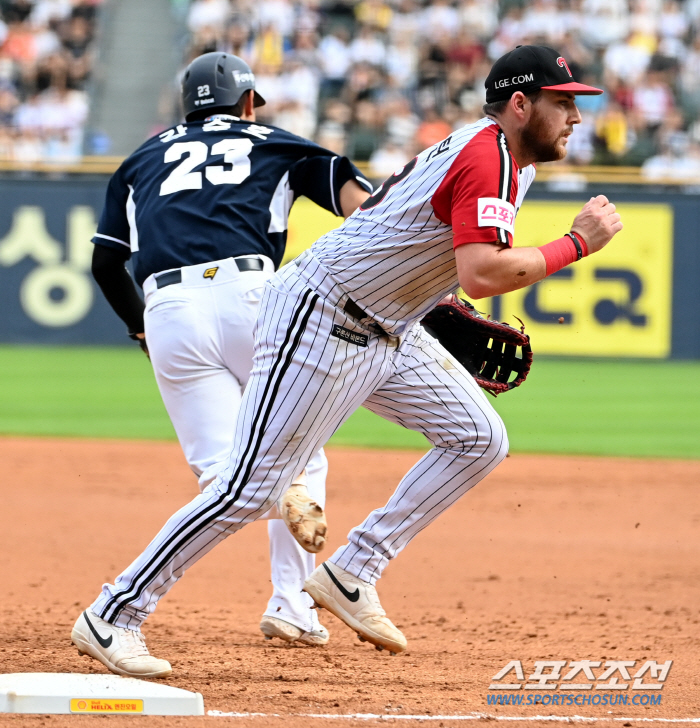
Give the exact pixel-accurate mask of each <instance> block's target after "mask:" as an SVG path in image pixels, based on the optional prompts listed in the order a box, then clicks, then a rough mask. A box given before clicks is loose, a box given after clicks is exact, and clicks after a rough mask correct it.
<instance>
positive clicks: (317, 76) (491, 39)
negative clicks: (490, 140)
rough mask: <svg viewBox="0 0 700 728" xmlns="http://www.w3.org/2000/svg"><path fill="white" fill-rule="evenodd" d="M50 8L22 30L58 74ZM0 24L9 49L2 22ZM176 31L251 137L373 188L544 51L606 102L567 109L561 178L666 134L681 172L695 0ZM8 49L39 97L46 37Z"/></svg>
mask: <svg viewBox="0 0 700 728" xmlns="http://www.w3.org/2000/svg"><path fill="white" fill-rule="evenodd" d="M66 3H67V0H37V2H35V3H34V5H33V9H32V16H34V15H37V16H39V15H40V14H43V16H42V17H44V18H49V17H51V18H53V20H50V21H46V20H45V21H42V22H43V23H44V27H45V29H47V30H49V31H52V32H55V33H56V38H57V39H58V43H59V44H60V46H61V50H60V55H61V56H62V58H64V59H65V58H68V57H69V56H70V57H72V58H73V61H71V63H72V62H74V60H75V57H76V50H77V49H79V47H80V37H81V32H80V31H81V28H80V26H79V24H75V25H74V27H72V29H71V25H70V24H65V21H66V18H67V16H66V15H64V14H65V13H66V12H67V11H66V8H67V4H66ZM19 4H20V5H21V2H20V3H19ZM40 8H41V10H40ZM17 12H19V13H20V14H21V8H20V10H18V11H17ZM71 12H73V11H71ZM4 20H5V23H6V25H7V35H8V39H9V38H10V37H11V36H14V34H15V33H16V30H15V28H14V25H15V24H16V22H17V21H16V20H14V16H13V19H10V20H8V18H7V17H5V18H4ZM47 23H48V25H47ZM56 23H59V24H61V23H64V25H63V26H62V27H61V28H60V30H58V29H57V27H56ZM188 25H189V28H190V31H191V45H190V48H189V50H188V54H187V57H186V58H184V59H183V61H189V60H190V59H191V58H193V57H194V56H196V55H197V54H199V53H203V52H206V51H209V50H214V49H219V50H226V51H228V52H232V53H236V54H237V55H241V56H242V57H243V58H245V59H246V60H247V61H248V62H250V63H251V65H252V66H253V69H254V70H255V72H256V76H257V79H258V86H259V89H260V92H261V93H262V94H263V96H265V98H266V99H267V100H268V105H267V106H265V107H262V108H261V109H259V114H260V119H261V123H270V124H279V125H281V126H285V127H287V128H290V129H292V130H295V131H297V133H300V134H304V135H315V138H316V139H317V140H318V141H319V142H320V143H322V144H323V145H324V146H327V147H330V148H333V149H335V150H336V151H338V153H341V152H343V153H346V154H349V155H350V156H352V157H354V158H355V159H356V160H358V161H366V162H369V163H370V165H371V167H372V170H373V174H376V175H377V177H384V176H386V175H387V174H389V173H390V172H389V171H388V170H391V171H393V170H394V169H395V168H396V167H397V166H401V164H403V163H405V161H406V160H407V158H410V157H411V156H413V155H414V154H416V153H417V152H419V151H421V150H422V149H424V148H425V147H427V146H429V145H431V144H433V143H435V142H436V141H440V140H441V139H443V138H444V137H446V136H448V135H449V134H450V133H451V131H452V130H453V129H455V128H457V127H459V126H460V125H462V124H465V123H469V122H471V121H474V120H476V119H478V118H480V116H481V114H482V112H481V107H482V105H483V103H484V88H483V83H484V78H485V77H486V74H487V73H488V71H489V68H490V65H491V63H492V62H493V61H494V60H495V59H496V58H498V57H499V56H501V55H502V54H504V53H506V52H507V51H509V50H512V49H513V48H514V47H515V46H517V45H519V44H525V43H544V44H547V45H551V46H553V47H555V48H557V49H558V50H559V51H560V52H561V53H562V55H563V56H564V57H565V58H566V59H567V61H568V64H569V68H570V69H571V72H572V74H573V76H574V78H576V79H577V80H580V81H582V82H585V83H589V84H591V85H594V86H600V87H602V88H604V89H605V91H606V93H605V94H604V95H603V96H596V97H580V98H579V100H578V101H579V107H580V109H581V113H582V119H583V121H582V123H581V124H580V125H578V126H577V127H576V130H575V132H574V134H573V135H572V137H571V138H570V140H569V145H568V148H569V155H568V158H567V160H566V161H567V163H568V164H590V163H603V164H637V165H641V164H643V163H644V161H645V160H646V159H649V158H659V157H663V159H665V160H668V159H670V157H672V156H673V154H674V153H675V152H674V151H673V150H674V149H677V148H678V143H677V141H673V140H675V139H676V136H674V135H677V134H685V135H686V137H687V138H688V139H689V140H690V141H688V145H689V146H688V149H689V150H690V151H689V155H690V157H692V158H693V159H695V157H694V154H695V145H696V144H698V143H700V123H699V122H697V117H698V114H700V0H358V1H357V2H352V1H351V0H192V2H191V3H190V6H189V13H188ZM69 30H70V33H69ZM2 32H3V31H2V28H1V27H0V38H1V37H2ZM69 36H70V39H69ZM7 43H8V40H6V41H5V44H6V45H7ZM8 47H9V49H10V50H11V51H12V53H13V54H14V56H18V57H20V58H23V57H25V56H27V55H29V56H30V57H33V58H34V60H33V61H31V62H30V63H33V64H34V66H35V67H40V68H41V69H43V70H42V71H41V73H38V72H36V71H35V76H36V78H39V79H44V80H41V83H42V84H43V83H46V81H45V79H46V78H48V77H49V76H51V77H56V76H57V74H58V70H57V67H55V66H56V64H55V61H54V60H53V56H54V54H55V52H56V51H55V49H54V46H53V45H52V40H51V37H50V36H48V35H47V36H46V37H45V38H44V39H43V40H42V41H41V43H37V39H36V38H31V39H28V38H26V37H23V36H22V33H21V32H20V33H19V35H18V36H17V37H16V38H14V39H13V41H12V42H11V43H10V44H9V46H8ZM38 48H42V49H44V50H38ZM88 48H89V46H88ZM88 53H89V51H88ZM42 54H43V59H42V60H36V58H37V56H40V55H42ZM23 63H24V62H23V61H13V64H14V65H13V68H15V73H14V74H13V75H12V76H11V77H7V75H6V74H4V72H3V67H2V64H1V63H0V89H2V92H1V93H0V118H3V117H2V115H3V114H5V115H7V114H10V115H12V114H15V115H17V114H18V113H19V112H18V110H17V109H16V106H15V105H16V104H22V103H23V102H24V97H23V96H22V94H19V95H18V93H17V92H16V90H14V89H15V83H16V81H15V79H16V78H17V77H18V75H21V73H22V72H21V69H22V67H23V65H22V64H23ZM69 73H70V71H69ZM52 83H55V82H52ZM70 85H71V87H75V88H80V81H79V79H77V78H76V79H74V80H72V81H71V82H70ZM6 109H7V111H6ZM13 109H15V110H14V111H13ZM27 113H28V115H29V116H31V114H29V112H27ZM42 133H43V132H42ZM0 141H1V140H0ZM674 144H675V146H674ZM30 146H31V145H28V147H30ZM30 151H31V149H30ZM27 153H29V151H28V152H27ZM669 155H670V156H669ZM656 164H657V163H656V162H655V165H656ZM660 164H661V162H658V165H660ZM652 166H653V165H652ZM677 166H678V165H677ZM691 166H692V165H690V164H688V165H687V167H688V168H690V167H691Z"/></svg>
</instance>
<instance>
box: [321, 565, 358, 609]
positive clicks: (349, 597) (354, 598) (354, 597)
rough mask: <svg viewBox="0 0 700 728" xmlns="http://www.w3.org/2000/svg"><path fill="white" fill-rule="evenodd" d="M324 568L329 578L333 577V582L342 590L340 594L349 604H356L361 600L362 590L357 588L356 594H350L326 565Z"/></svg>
mask: <svg viewBox="0 0 700 728" xmlns="http://www.w3.org/2000/svg"><path fill="white" fill-rule="evenodd" d="M322 566H323V568H324V569H325V570H326V572H327V573H328V576H330V577H331V581H332V582H333V583H334V584H335V585H336V586H337V587H338V589H340V593H341V594H342V595H343V596H344V597H345V598H346V599H347V600H348V601H349V602H356V601H357V600H358V599H359V598H360V590H359V588H356V589H355V591H354V592H349V591H348V590H347V589H346V588H345V587H344V586H343V585H342V584H341V583H340V582H339V581H338V580H337V579H336V578H335V574H334V573H333V572H332V571H331V570H330V569H329V568H328V567H327V566H326V564H325V563H323V564H322Z"/></svg>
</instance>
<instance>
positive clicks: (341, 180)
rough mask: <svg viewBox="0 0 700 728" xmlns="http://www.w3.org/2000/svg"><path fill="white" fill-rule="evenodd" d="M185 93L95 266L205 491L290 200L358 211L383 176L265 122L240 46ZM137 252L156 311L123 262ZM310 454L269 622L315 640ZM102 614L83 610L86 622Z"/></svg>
mask: <svg viewBox="0 0 700 728" xmlns="http://www.w3.org/2000/svg"><path fill="white" fill-rule="evenodd" d="M182 97H183V104H184V110H185V117H186V120H185V123H182V124H178V125H177V126H175V127H174V128H172V129H168V130H167V131H165V132H163V133H162V134H160V135H158V136H156V137H153V138H152V139H150V140H149V141H147V142H146V143H145V144H143V145H142V146H141V147H140V148H139V149H138V150H137V151H136V152H134V153H133V154H132V155H131V156H130V157H129V158H128V159H127V160H126V161H125V162H124V163H123V164H122V165H121V167H120V168H119V169H118V170H117V172H116V173H115V174H114V176H113V177H112V179H111V181H110V183H109V187H108V191H107V196H106V202H105V207H104V211H103V213H102V217H101V220H100V223H99V226H98V230H97V233H96V235H95V237H94V238H93V242H94V243H95V248H94V258H93V271H94V275H95V278H96V279H97V281H98V283H99V284H100V286H101V287H102V289H103V291H104V293H105V295H106V297H107V299H108V301H109V302H110V303H111V305H112V306H113V308H114V309H115V311H116V312H117V313H118V314H119V316H121V318H122V319H123V320H124V321H125V323H126V324H127V326H128V329H129V332H130V335H131V336H132V337H134V338H137V339H138V340H139V341H140V343H141V345H142V347H143V348H144V349H145V350H146V351H147V352H148V353H149V355H150V359H151V362H152V364H153V369H154V372H155V376H156V380H157V383H158V387H159V389H160V392H161V395H162V397H163V401H164V403H165V406H166V409H167V411H168V414H169V416H170V418H171V420H172V422H173V425H174V427H175V431H176V433H177V436H178V438H179V441H180V444H181V445H182V448H183V451H184V453H185V456H186V458H187V462H188V463H189V465H190V467H191V468H192V470H193V471H194V472H195V473H196V474H197V476H198V477H199V484H200V488H201V489H202V490H203V491H205V492H206V486H207V485H208V483H209V482H210V481H211V480H212V478H213V475H214V474H215V473H216V472H218V470H220V469H221V468H222V467H223V466H224V465H225V461H226V460H227V459H228V457H229V455H230V452H231V449H232V447H233V442H234V437H235V436H236V434H235V433H234V426H235V423H236V413H237V411H238V408H239V406H240V402H241V397H242V393H243V389H244V387H245V385H246V382H247V381H248V377H249V374H250V369H251V366H252V359H253V330H254V325H255V321H256V317H257V311H258V305H259V302H260V297H261V295H262V291H263V287H264V283H265V281H266V280H267V278H269V277H270V276H271V275H272V274H273V273H274V271H275V269H276V268H277V267H279V265H280V263H281V261H282V257H283V254H284V248H285V241H286V234H287V217H288V214H289V210H290V207H291V206H292V204H293V202H294V200H295V199H296V198H297V197H298V196H300V195H306V196H307V197H309V198H310V199H312V200H313V201H315V202H316V203H317V204H319V205H320V206H321V207H323V208H325V209H326V210H329V211H330V212H333V213H335V214H336V215H344V216H348V215H349V214H350V213H352V212H353V211H354V210H355V209H356V207H357V206H358V205H359V204H360V203H361V202H362V201H364V200H365V199H366V198H367V197H368V195H369V191H371V185H370V184H369V183H368V182H367V180H366V179H365V178H364V177H363V176H362V175H361V174H360V172H359V171H358V170H357V169H356V168H355V167H354V166H353V165H352V164H351V163H350V162H349V160H348V159H346V158H344V157H339V156H337V155H335V154H333V153H331V152H329V151H327V150H325V149H323V148H321V147H319V146H318V145H316V144H313V143H312V142H309V141H307V140H304V139H301V138H299V137H297V136H295V135H293V134H290V133H288V132H286V131H283V130H282V129H278V128H275V127H272V126H262V125H259V124H256V123H255V107H256V106H260V105H261V104H263V103H264V100H263V99H262V97H261V96H260V95H259V94H258V93H257V91H255V79H254V76H253V73H252V72H251V69H250V68H249V67H248V66H247V64H245V63H244V62H243V61H242V60H241V59H240V58H237V57H236V56H231V55H228V54H225V53H208V54H205V55H203V56H200V57H199V58H197V59H196V60H195V61H193V62H192V64H191V65H190V66H189V67H188V68H187V69H186V71H185V73H184V76H183V87H182ZM129 258H131V259H132V261H133V271H134V276H135V279H136V283H138V284H139V285H140V286H142V287H143V291H144V295H145V310H144V304H143V302H142V300H141V297H140V296H139V294H138V293H137V291H136V287H135V285H134V282H133V280H132V278H131V277H130V276H129V274H128V273H127V271H126V269H125V266H124V263H125V261H126V260H127V259H129ZM304 466H306V468H305V473H303V474H302V476H301V477H300V478H298V479H297V480H295V484H294V485H293V486H292V488H290V489H289V490H288V491H286V493H285V497H284V499H283V500H281V501H280V503H279V513H277V510H278V509H277V508H275V507H274V504H271V505H272V506H273V508H272V513H273V514H274V515H276V516H277V517H276V518H274V520H269V522H268V530H269V537H270V554H271V564H272V583H273V595H272V597H271V599H270V601H269V603H268V605H267V609H266V610H265V614H264V616H263V619H262V622H261V624H260V628H261V630H262V632H263V633H264V635H265V636H266V637H267V638H272V637H280V638H282V639H284V640H286V641H288V642H293V641H296V640H298V641H300V642H303V643H305V644H309V645H317V644H324V643H326V642H327V641H328V632H327V630H326V629H325V628H324V627H323V626H322V625H321V624H320V623H319V621H318V616H317V612H316V611H314V610H312V609H311V606H312V601H311V599H310V597H309V596H308V595H306V594H304V593H303V592H302V591H301V589H302V586H303V583H304V580H305V579H306V577H307V576H308V575H309V574H310V573H311V571H312V570H313V568H314V555H313V552H316V551H318V550H320V547H322V545H323V542H324V540H325V516H324V514H323V510H322V506H323V503H324V500H325V476H326V472H327V461H326V459H325V456H324V454H323V451H322V450H321V449H320V448H319V449H317V451H316V452H315V453H314V454H311V455H310V456H309V459H308V464H307V463H304V464H302V466H301V467H300V471H302V470H303V469H304ZM288 485H289V484H286V486H288ZM307 488H308V490H307ZM279 515H282V516H283V517H284V518H285V519H286V521H287V524H288V525H289V526H290V528H292V529H294V531H295V535H296V537H297V539H299V541H300V543H302V545H303V546H304V548H305V549H307V550H303V549H302V548H301V546H300V545H299V544H298V543H297V541H296V540H295V538H294V537H293V536H292V534H291V533H290V531H289V530H288V528H287V525H285V522H283V521H282V520H280V519H279ZM224 530H225V527H224ZM307 551H310V552H312V553H308V552H307ZM230 578H235V574H231V575H230ZM90 619H91V618H90V617H89V616H87V615H86V616H85V617H84V618H83V621H82V629H83V632H86V633H88V634H90V624H91V622H89V620H90ZM74 638H75V639H77V640H78V641H79V640H80V636H79V635H78V637H74ZM88 651H89V650H88ZM127 662H128V660H127ZM127 662H124V663H120V665H121V668H120V669H121V672H122V673H123V674H140V675H144V674H154V670H150V669H147V670H146V671H145V672H144V671H142V670H138V669H137V670H131V668H130V667H129V666H128V664H127ZM158 662H163V661H158ZM167 669H169V667H167V668H166V667H165V666H164V665H159V666H156V668H155V672H156V673H161V674H162V673H163V671H164V670H167Z"/></svg>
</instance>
